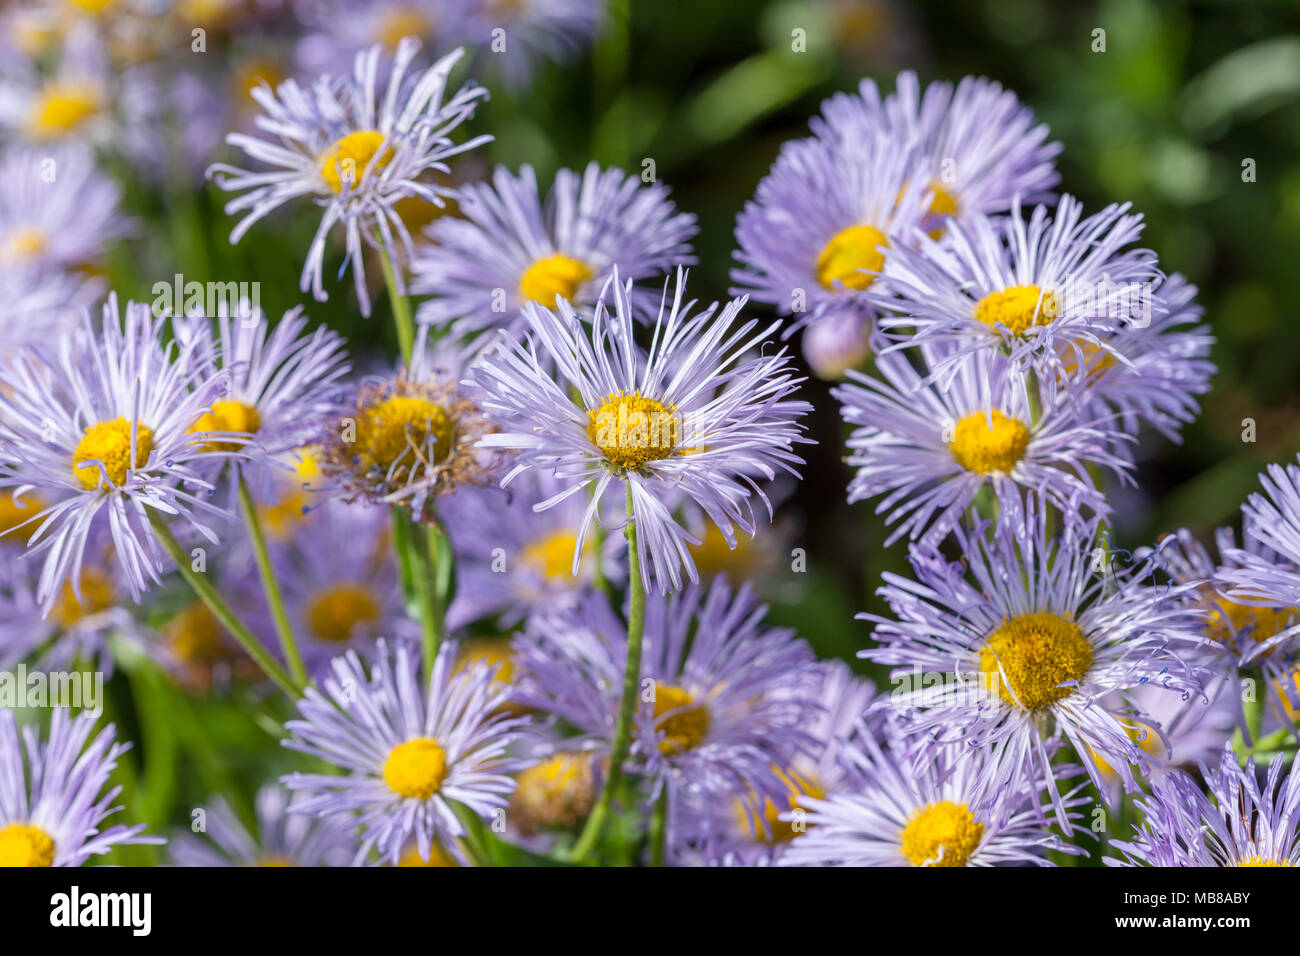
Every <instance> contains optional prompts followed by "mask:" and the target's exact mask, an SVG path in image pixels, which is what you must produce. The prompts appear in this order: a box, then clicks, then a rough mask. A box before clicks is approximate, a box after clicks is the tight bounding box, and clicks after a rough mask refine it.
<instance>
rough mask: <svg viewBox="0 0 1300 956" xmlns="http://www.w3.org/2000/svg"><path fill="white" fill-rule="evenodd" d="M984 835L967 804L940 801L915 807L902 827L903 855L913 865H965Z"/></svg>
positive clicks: (981, 826)
mask: <svg viewBox="0 0 1300 956" xmlns="http://www.w3.org/2000/svg"><path fill="white" fill-rule="evenodd" d="M983 836H984V824H982V823H980V822H979V821H978V820H976V819H975V816H974V814H972V813H971V812H970V808H969V807H967V806H966V805H965V804H962V803H953V802H951V801H949V800H943V801H940V802H939V803H931V804H928V805H927V806H926V807H925V808H924V809H922V810H918V811H917V813H916V815H915V816H913V817H912V819H911V822H909V823H908V824H907V826H906V827H905V828H904V829H903V833H902V837H903V856H905V857H907V858H908V860H910V861H911V863H912V865H913V866H965V865H966V863H967V861H968V860H970V858H971V855H972V854H974V852H975V850H976V849H977V848H978V847H979V845H980V839H981V838H982V837H983Z"/></svg>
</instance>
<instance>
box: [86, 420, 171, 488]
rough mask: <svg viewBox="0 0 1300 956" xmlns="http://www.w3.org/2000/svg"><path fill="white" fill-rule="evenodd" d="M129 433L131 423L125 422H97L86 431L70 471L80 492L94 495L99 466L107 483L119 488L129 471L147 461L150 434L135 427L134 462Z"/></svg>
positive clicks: (150, 444) (149, 450) (141, 426)
mask: <svg viewBox="0 0 1300 956" xmlns="http://www.w3.org/2000/svg"><path fill="white" fill-rule="evenodd" d="M131 431H132V429H131V422H129V421H127V420H126V419H125V418H115V419H113V420H112V421H109V422H96V423H95V424H94V425H91V426H90V427H89V428H87V429H86V433H85V434H84V435H83V436H82V437H81V441H79V442H77V447H76V448H75V449H74V450H73V452H72V467H73V471H74V472H75V473H76V475H77V478H78V479H79V480H80V481H81V485H82V487H83V488H86V489H87V490H89V491H94V490H95V489H96V488H98V487H99V478H100V465H102V467H103V473H104V474H105V475H106V476H107V477H108V480H109V481H110V482H111V483H112V484H113V485H116V486H118V487H121V486H122V485H124V484H126V473H127V471H128V470H130V469H132V468H139V467H140V466H141V465H143V464H145V462H147V461H148V460H149V455H150V454H151V453H152V452H153V432H152V431H150V429H149V428H148V427H147V426H145V425H143V424H139V423H137V424H136V426H135V458H132V457H131ZM90 462H97V463H98V464H90Z"/></svg>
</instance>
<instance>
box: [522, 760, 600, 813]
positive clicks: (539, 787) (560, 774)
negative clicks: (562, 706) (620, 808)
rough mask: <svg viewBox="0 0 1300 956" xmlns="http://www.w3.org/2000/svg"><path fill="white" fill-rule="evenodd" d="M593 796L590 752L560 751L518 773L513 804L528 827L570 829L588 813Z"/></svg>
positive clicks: (594, 790) (593, 800)
mask: <svg viewBox="0 0 1300 956" xmlns="http://www.w3.org/2000/svg"><path fill="white" fill-rule="evenodd" d="M595 797H596V789H595V786H594V782H593V777H592V773H591V757H590V755H588V754H581V753H563V752H562V753H557V754H554V755H553V756H551V757H548V758H547V759H545V760H543V761H541V762H540V763H535V764H533V765H532V766H531V767H528V768H527V769H525V770H523V771H521V772H520V774H519V778H518V786H517V788H516V790H515V795H514V798H513V802H512V806H513V809H514V810H515V811H517V812H518V813H519V814H520V817H521V820H520V822H521V823H523V824H524V825H525V826H526V827H527V828H528V829H530V830H531V829H535V828H537V827H560V828H562V829H569V828H572V827H574V826H576V825H577V824H578V823H579V822H580V821H581V820H583V819H585V818H586V816H587V814H589V813H590V812H591V807H592V804H593V803H594V802H595Z"/></svg>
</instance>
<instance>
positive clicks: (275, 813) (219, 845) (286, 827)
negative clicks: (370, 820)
mask: <svg viewBox="0 0 1300 956" xmlns="http://www.w3.org/2000/svg"><path fill="white" fill-rule="evenodd" d="M203 809H204V810H205V815H204V829H203V830H201V831H196V832H201V833H203V834H204V836H198V835H196V833H190V832H184V833H178V834H177V835H176V836H175V837H173V838H172V840H171V843H170V844H169V845H168V849H169V850H170V852H171V857H172V860H173V861H174V862H175V863H176V864H177V865H178V866H347V865H348V863H349V862H350V861H351V859H352V856H353V854H354V853H356V848H357V838H356V832H355V830H354V829H353V828H352V827H351V826H348V825H347V824H346V821H345V820H343V819H340V818H336V817H326V818H324V819H320V820H316V819H312V818H311V817H306V816H303V815H302V814H298V813H292V812H291V811H290V808H289V799H288V795H287V794H286V793H285V791H284V790H283V789H282V788H281V787H279V786H278V785H276V784H267V785H266V786H264V787H262V789H261V790H259V791H258V792H257V800H256V806H255V808H254V809H255V811H256V813H257V832H256V834H253V833H250V832H249V831H248V829H247V828H246V827H245V826H244V824H243V823H241V822H240V820H239V818H238V817H236V816H235V813H234V811H233V810H231V808H230V804H228V803H227V802H226V801H225V800H224V799H222V798H221V797H215V798H213V800H212V801H211V805H210V806H207V807H204V808H203Z"/></svg>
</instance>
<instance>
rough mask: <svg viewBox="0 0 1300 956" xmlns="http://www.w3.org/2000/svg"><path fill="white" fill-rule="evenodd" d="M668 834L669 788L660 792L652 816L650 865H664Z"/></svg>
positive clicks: (665, 787)
mask: <svg viewBox="0 0 1300 956" xmlns="http://www.w3.org/2000/svg"><path fill="white" fill-rule="evenodd" d="M667 832H668V787H667V786H666V785H665V786H664V788H663V789H662V790H660V791H659V799H657V800H656V801H655V806H654V810H653V811H652V812H651V814H650V833H649V837H650V865H651V866H663V865H664V851H665V850H666V848H667V841H666V839H665V837H666V836H667Z"/></svg>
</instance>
